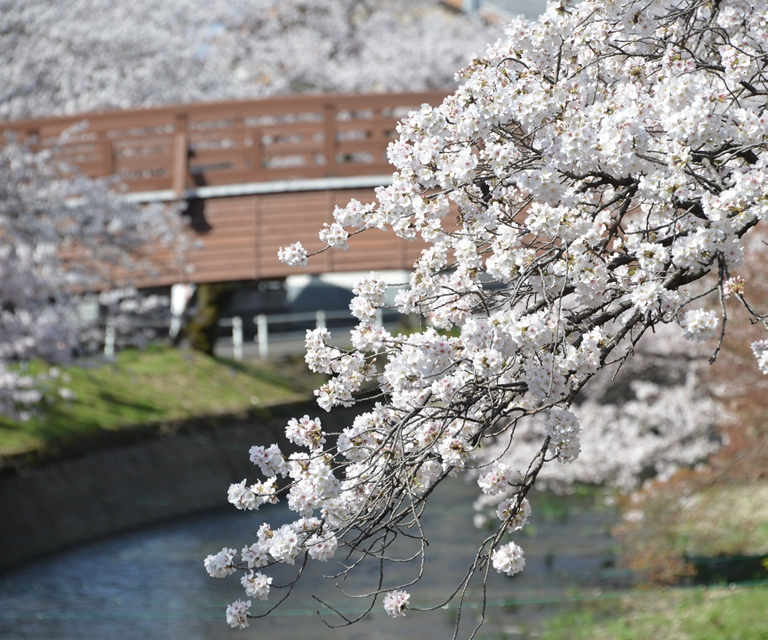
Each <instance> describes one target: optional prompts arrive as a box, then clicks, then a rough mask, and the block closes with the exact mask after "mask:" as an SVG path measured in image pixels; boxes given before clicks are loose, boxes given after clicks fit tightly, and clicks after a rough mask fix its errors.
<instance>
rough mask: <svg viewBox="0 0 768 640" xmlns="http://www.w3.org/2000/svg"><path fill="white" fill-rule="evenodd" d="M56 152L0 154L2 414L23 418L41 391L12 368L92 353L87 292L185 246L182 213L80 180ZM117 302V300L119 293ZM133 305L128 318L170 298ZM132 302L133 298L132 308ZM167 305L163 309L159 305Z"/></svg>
mask: <svg viewBox="0 0 768 640" xmlns="http://www.w3.org/2000/svg"><path fill="white" fill-rule="evenodd" d="M54 151H55V150H52V149H48V150H45V151H40V152H35V151H33V150H32V149H31V148H30V147H29V146H27V145H22V144H19V143H17V142H14V141H7V143H6V144H5V146H3V147H2V148H0V175H2V177H3V179H2V181H1V182H0V277H1V278H2V288H0V412H2V413H3V414H6V415H17V416H18V415H22V416H23V411H22V413H21V414H19V412H18V410H19V408H20V407H24V406H28V405H30V404H34V402H36V401H37V400H39V397H40V396H39V394H38V393H37V391H36V390H35V389H34V384H35V383H34V379H32V378H31V377H29V376H26V375H23V374H22V373H20V372H19V371H18V369H14V368H12V367H9V365H10V364H11V363H14V362H16V363H18V362H21V361H26V360H29V359H31V358H35V357H39V358H43V359H45V360H46V361H48V362H51V363H61V362H63V361H66V360H67V359H69V358H70V357H71V356H72V355H73V354H74V353H75V351H77V350H78V349H81V348H82V344H83V342H84V340H86V338H85V337H84V335H83V332H89V333H91V334H92V332H93V330H94V326H93V324H92V322H91V321H90V320H88V319H84V318H83V317H82V313H79V309H78V307H79V306H80V305H81V303H82V294H84V293H86V292H88V291H92V290H95V289H101V290H103V289H105V288H109V287H114V286H115V273H116V272H115V270H116V269H122V273H123V274H125V273H126V272H127V270H129V269H132V268H135V267H138V266H140V265H141V264H142V257H143V256H144V257H145V256H146V255H147V254H146V250H147V246H148V243H149V242H150V241H154V242H161V243H173V242H175V236H176V234H177V233H178V232H179V228H180V225H181V224H182V223H181V217H180V215H179V211H178V207H171V208H169V207H165V206H163V205H151V206H146V207H141V206H138V205H134V204H130V203H128V202H126V201H125V200H124V199H122V198H120V197H119V196H118V195H116V194H115V193H113V192H112V191H110V190H109V187H110V186H111V184H110V183H109V182H108V181H99V180H90V179H87V178H84V177H82V176H78V175H73V174H72V173H71V172H70V170H69V169H68V168H67V167H65V166H61V165H60V164H59V163H58V162H57V161H56V160H55V152H54ZM112 297H113V298H114V296H112ZM120 297H121V298H122V299H123V300H122V302H123V309H122V311H123V315H125V314H126V313H127V312H130V313H132V314H133V315H137V314H138V313H139V312H144V313H146V312H147V311H149V310H150V309H151V308H156V307H157V306H158V305H157V304H153V303H157V302H160V301H159V300H157V299H145V300H139V299H137V295H136V293H135V290H134V291H133V295H128V294H127V292H126V291H125V290H123V293H122V294H120ZM126 299H130V300H133V304H131V303H128V307H129V308H128V309H126V308H125V306H126V305H125V302H126ZM159 306H162V305H159Z"/></svg>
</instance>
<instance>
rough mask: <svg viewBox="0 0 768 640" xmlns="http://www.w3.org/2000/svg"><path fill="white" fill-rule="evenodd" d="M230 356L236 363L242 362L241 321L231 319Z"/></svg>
mask: <svg viewBox="0 0 768 640" xmlns="http://www.w3.org/2000/svg"><path fill="white" fill-rule="evenodd" d="M232 355H233V357H234V358H235V360H236V361H237V362H242V361H243V319H242V318H241V317H240V316H235V317H234V318H232Z"/></svg>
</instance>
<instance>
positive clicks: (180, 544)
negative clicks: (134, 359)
mask: <svg viewBox="0 0 768 640" xmlns="http://www.w3.org/2000/svg"><path fill="white" fill-rule="evenodd" d="M477 491H478V489H477V486H476V485H473V484H467V483H465V482H463V481H462V480H458V479H457V480H452V481H449V482H448V483H444V486H442V487H440V489H439V491H437V492H436V493H435V495H434V496H433V498H432V499H431V503H430V506H431V508H430V509H429V510H428V515H426V516H425V518H424V520H423V523H424V527H425V530H426V531H427V533H428V537H429V540H430V546H429V551H428V553H429V555H428V561H427V565H426V577H425V578H424V579H423V580H422V581H421V582H420V583H419V584H418V585H415V586H413V587H411V588H410V589H409V591H410V592H411V603H412V604H415V605H422V606H424V605H428V604H434V603H436V602H438V601H439V600H440V598H441V596H444V595H445V593H446V592H447V590H448V588H449V587H450V586H452V585H455V584H456V583H457V582H458V581H459V580H460V578H461V576H462V575H463V572H464V571H466V568H467V566H468V565H469V563H470V561H471V558H472V557H473V552H474V550H475V549H476V546H477V543H478V542H479V541H480V540H482V539H483V538H484V537H485V535H487V532H483V531H479V530H477V529H475V528H474V527H473V526H472V518H473V514H474V512H473V510H472V500H473V499H474V497H475V496H476V495H477ZM222 499H224V496H222ZM531 504H532V507H533V515H532V518H531V521H530V523H529V524H528V526H527V527H526V529H525V530H524V531H523V532H521V533H523V534H524V535H517V536H516V537H515V538H514V539H515V541H516V542H518V543H519V544H520V545H521V546H522V547H523V548H524V550H525V555H526V567H525V571H524V572H523V573H522V574H519V575H517V576H515V577H513V578H509V577H506V576H503V575H498V574H496V573H495V572H493V575H491V576H490V580H489V596H488V601H489V606H488V608H487V612H486V623H485V624H484V625H483V627H482V629H481V631H480V633H479V635H478V637H479V638H502V637H505V638H511V639H513V640H516V639H517V638H525V637H530V636H529V633H532V632H535V630H536V629H537V628H539V627H540V624H541V621H542V620H543V619H545V618H546V617H547V616H549V615H550V614H551V613H552V612H553V611H556V610H558V609H559V608H560V607H562V606H563V605H562V602H563V601H565V600H568V599H569V598H572V597H573V596H574V595H575V594H587V595H590V594H592V595H594V594H598V593H599V590H600V589H603V588H606V587H614V586H619V585H621V584H622V583H625V582H626V580H625V579H624V578H622V577H621V576H620V574H618V573H617V572H616V571H615V570H614V569H613V565H614V562H615V557H614V553H615V551H614V544H615V543H614V541H613V539H612V538H611V537H610V535H609V533H608V529H609V527H610V526H611V525H612V524H613V523H614V522H615V521H616V517H617V516H616V514H615V511H614V510H612V509H610V508H607V507H604V506H602V503H601V501H600V500H595V499H593V498H592V497H582V498H579V497H574V496H571V497H568V498H559V497H557V496H553V495H552V494H549V493H534V494H533V495H532V496H531ZM292 515H293V514H291V513H290V512H289V511H288V510H287V509H286V508H285V507H284V506H282V505H277V506H274V507H267V508H262V510H261V511H259V512H256V513H243V512H239V511H236V510H235V509H234V508H225V509H222V510H217V511H215V512H208V513H205V514H202V515H197V516H193V517H187V518H183V519H179V520H175V521H173V522H169V523H166V524H162V525H158V526H152V527H147V528H144V529H141V530H138V531H134V532H130V533H127V534H123V535H119V536H115V537H112V538H109V539H106V540H101V541H98V542H94V543H91V544H88V545H84V546H81V547H78V548H76V549H73V550H70V551H68V552H65V553H61V554H58V555H55V556H51V557H48V558H45V559H42V560H38V561H35V562H33V563H29V564H28V565H26V566H24V567H21V568H18V569H15V570H13V571H10V572H5V573H3V574H1V575H0V638H3V639H5V640H20V639H22V638H25V639H26V638H30V639H35V640H42V639H45V640H73V639H80V638H82V639H83V640H101V639H105V640H106V639H109V640H113V639H116V638H119V639H120V640H154V639H157V640H172V639H177V638H178V639H180V640H181V639H183V640H196V639H200V640H221V639H235V638H256V637H258V638H266V637H272V638H275V639H285V640H289V639H290V640H293V639H294V638H306V639H309V638H312V639H326V638H327V639H331V638H333V639H337V640H349V639H352V638H366V640H379V639H381V640H383V639H384V638H391V637H393V636H396V637H397V638H398V640H406V639H418V640H425V639H427V638H429V639H432V638H436V639H442V638H446V639H447V638H450V637H451V635H452V631H453V626H454V623H455V620H456V607H455V606H450V607H449V608H448V609H439V610H437V611H433V612H428V613H418V612H408V614H407V616H406V617H405V618H398V619H396V620H392V619H390V618H388V617H387V616H386V615H385V614H384V612H383V608H382V607H381V604H377V606H376V607H375V609H374V610H373V612H372V613H371V614H370V615H369V616H368V617H366V618H365V619H363V620H362V621H361V622H360V623H358V624H355V625H352V626H351V627H346V628H342V629H329V628H327V627H326V626H325V625H324V624H323V622H322V621H321V620H320V619H319V618H318V616H317V614H316V610H317V608H318V606H317V603H316V602H315V601H313V600H312V599H311V597H310V595H311V594H316V595H318V596H319V597H321V598H322V599H325V600H327V601H329V602H331V603H333V604H337V605H338V606H339V607H340V608H342V610H343V611H344V612H345V613H346V614H348V615H351V614H354V613H356V612H359V611H361V610H362V609H363V607H364V606H365V604H364V602H363V601H361V600H350V599H347V598H345V597H343V596H341V595H340V593H339V592H338V591H337V589H336V587H335V586H334V582H333V581H329V580H324V579H323V578H322V574H323V573H328V572H330V571H332V570H333V565H332V564H323V563H311V564H310V570H309V571H308V572H307V574H306V575H305V576H304V577H303V578H302V581H301V582H300V583H299V584H300V586H299V587H297V588H296V589H295V590H294V593H293V594H292V596H291V598H290V600H289V601H287V602H286V603H284V605H283V607H282V608H280V609H278V610H277V611H276V612H274V613H273V614H272V615H270V616H269V617H268V618H265V619H261V620H253V621H251V626H250V627H249V628H248V629H246V630H244V631H240V630H233V629H230V628H229V627H228V626H227V624H226V622H225V620H224V610H225V608H226V606H227V604H228V603H230V602H232V601H233V600H235V599H238V598H242V597H243V595H244V594H243V592H242V588H241V587H240V584H239V580H238V579H237V578H236V577H235V576H230V577H229V578H225V579H221V580H215V579H213V578H210V577H209V576H208V575H207V574H206V572H205V570H204V569H203V564H202V561H203V558H204V557H205V556H206V555H208V554H209V553H216V552H217V551H218V550H219V549H221V548H222V547H223V546H230V547H235V548H236V549H238V550H239V549H240V548H241V547H242V546H244V545H245V544H246V543H250V542H253V541H254V539H255V537H256V536H255V532H256V529H257V528H258V526H259V525H260V524H261V523H262V522H263V521H265V520H266V521H269V522H270V523H272V524H273V526H278V525H280V524H281V523H284V522H286V521H288V520H289V519H292V518H291V516H292ZM287 569H291V567H287ZM294 569H295V568H294ZM397 570H398V573H397V576H398V577H407V576H411V575H413V573H414V571H415V568H414V567H413V566H412V565H407V564H401V565H398V566H397ZM267 572H268V573H270V574H271V575H275V582H276V583H277V582H278V580H279V579H281V576H280V575H279V574H277V573H276V572H275V570H274V569H269V570H267ZM282 575H283V576H287V575H288V573H285V572H283V574H282ZM375 577H376V575H375V572H369V573H368V575H367V576H366V579H368V580H370V581H371V582H372V581H373V579H375ZM347 586H348V588H349V589H351V590H354V589H355V588H358V587H362V583H360V584H350V585H347ZM480 603H481V599H480V595H479V591H478V590H477V589H473V591H472V593H471V597H470V598H469V601H468V603H467V605H466V609H465V613H464V614H463V616H462V625H461V634H460V637H467V636H468V635H469V633H470V631H471V628H472V627H473V626H474V623H475V622H476V620H477V619H478V617H479V613H480V610H481V607H480ZM264 604H265V603H262V602H255V603H254V607H256V606H262V605H264ZM328 620H329V621H330V622H333V621H334V619H333V617H329V618H328ZM336 621H338V620H336Z"/></svg>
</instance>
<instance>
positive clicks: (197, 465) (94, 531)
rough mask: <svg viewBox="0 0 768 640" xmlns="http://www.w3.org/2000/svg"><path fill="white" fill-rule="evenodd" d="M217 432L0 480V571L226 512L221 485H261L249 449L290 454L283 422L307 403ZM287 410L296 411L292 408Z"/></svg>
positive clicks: (338, 417)
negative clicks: (276, 448) (274, 446)
mask: <svg viewBox="0 0 768 640" xmlns="http://www.w3.org/2000/svg"><path fill="white" fill-rule="evenodd" d="M287 409H288V410H285V411H279V412H276V415H274V417H272V418H262V419H253V420H249V421H245V422H243V423H238V424H232V425H230V426H224V427H210V428H197V429H194V430H192V431H187V432H184V431H183V430H182V432H181V433H180V434H178V435H175V436H173V437H167V438H155V439H151V440H147V441H143V442H138V443H134V444H130V445H125V446H119V447H110V448H107V449H102V450H98V451H96V452H93V453H89V454H87V455H79V456H76V457H69V458H65V459H60V460H56V461H52V462H49V463H47V464H45V465H41V466H32V467H26V468H21V469H17V470H5V471H4V472H3V473H2V474H1V475H0V570H2V569H6V568H9V567H12V566H15V565H19V564H21V563H23V562H25V561H28V560H31V559H34V558H37V557H40V556H43V555H45V554H49V553H53V552H56V551H61V550H64V549H66V548H68V547H72V546H74V545H77V544H80V543H83V542H88V541H91V540H95V539H97V538H102V537H105V536H109V535H113V534H116V533H120V532H123V531H127V530H130V529H135V528H138V527H142V526H145V525H148V524H152V523H156V522H160V521H163V520H169V519H171V518H175V517H178V516H183V515H188V514H190V513H194V512H198V511H203V510H206V509H212V508H215V507H221V506H225V505H226V504H227V489H228V487H229V485H230V484H231V483H232V482H240V481H241V480H242V479H243V478H248V479H249V480H254V481H255V480H257V479H260V477H259V472H258V469H257V468H256V467H254V466H253V465H252V464H251V462H250V461H249V459H248V450H249V449H250V447H252V446H253V445H259V444H260V445H265V446H267V445H269V444H271V443H273V442H277V443H278V444H280V445H281V448H283V451H290V450H291V449H288V448H287V447H288V445H287V444H286V441H285V436H284V427H285V424H286V422H287V420H288V419H289V418H290V417H291V416H301V415H303V414H304V413H310V414H312V415H317V414H318V409H317V406H316V405H314V404H313V405H312V406H298V407H292V408H287ZM291 409H295V410H291ZM359 411H360V409H359V408H357V409H355V410H339V411H334V412H332V413H331V414H325V415H322V416H320V417H321V419H322V420H323V426H324V427H326V428H328V427H333V425H335V424H338V429H337V428H332V430H334V431H336V430H340V429H341V428H343V427H345V426H348V425H349V424H351V422H352V419H353V416H354V414H355V413H357V412H359Z"/></svg>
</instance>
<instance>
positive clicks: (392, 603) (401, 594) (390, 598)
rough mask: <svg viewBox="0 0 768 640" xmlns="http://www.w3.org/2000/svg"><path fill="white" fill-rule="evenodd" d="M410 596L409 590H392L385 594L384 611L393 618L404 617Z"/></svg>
mask: <svg viewBox="0 0 768 640" xmlns="http://www.w3.org/2000/svg"><path fill="white" fill-rule="evenodd" d="M410 597H411V596H410V595H409V594H408V592H407V591H397V590H396V591H390V592H389V593H388V594H387V595H385V596H384V611H386V612H387V615H390V616H392V617H393V618H402V617H404V616H405V610H406V609H407V608H408V600H409V599H410Z"/></svg>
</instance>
